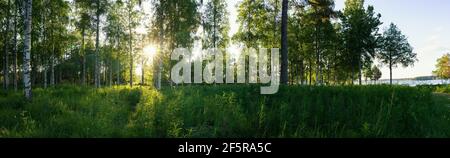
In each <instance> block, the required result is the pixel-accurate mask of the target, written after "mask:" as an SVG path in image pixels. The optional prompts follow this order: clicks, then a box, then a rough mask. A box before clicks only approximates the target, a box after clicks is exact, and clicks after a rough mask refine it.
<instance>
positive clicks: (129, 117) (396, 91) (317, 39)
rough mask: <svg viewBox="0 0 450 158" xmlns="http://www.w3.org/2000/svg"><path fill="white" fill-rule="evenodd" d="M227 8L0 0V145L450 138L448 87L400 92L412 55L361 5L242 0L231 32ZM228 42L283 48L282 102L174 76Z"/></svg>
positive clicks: (137, 0) (146, 0)
mask: <svg viewBox="0 0 450 158" xmlns="http://www.w3.org/2000/svg"><path fill="white" fill-rule="evenodd" d="M228 5H229V4H228V1H223V0H183V1H171V0H0V8H1V10H0V31H1V34H2V36H0V50H1V53H0V54H1V60H2V66H1V68H2V69H1V77H0V79H1V81H2V90H1V91H0V118H1V119H0V137H426V138H428V137H449V136H450V108H449V106H448V105H450V91H449V90H448V89H450V88H449V86H448V85H439V86H418V87H409V86H399V85H392V80H393V77H392V76H393V74H392V73H393V71H392V70H393V69H395V68H397V67H399V66H401V67H409V66H413V65H414V63H415V62H417V61H418V58H417V52H416V51H415V50H414V48H413V46H412V45H411V44H410V42H409V41H408V37H407V36H406V35H405V34H404V33H403V32H402V31H401V30H400V28H399V27H398V26H397V25H396V24H395V23H390V24H389V25H388V27H387V28H382V27H381V26H382V24H383V22H382V21H381V20H380V18H381V17H382V13H381V12H378V11H377V8H375V7H374V6H371V5H367V4H366V3H365V0H345V7H344V8H343V9H341V10H337V9H335V1H334V0H239V1H238V2H237V5H236V6H232V7H236V8H237V14H236V16H237V17H236V20H237V21H236V22H237V24H238V25H237V26H235V25H232V24H231V23H232V22H231V21H230V19H231V18H230V11H229V9H228V7H229V6H228ZM233 27H236V28H233ZM233 29H235V30H236V32H235V33H231V30H233ZM233 47H234V48H244V47H245V48H269V49H270V48H280V55H281V56H280V63H281V69H280V72H279V73H280V79H279V81H280V83H281V85H282V86H281V87H280V90H279V93H277V94H274V95H260V94H259V92H258V89H259V88H258V85H250V84H247V83H248V81H245V83H242V84H226V85H216V84H203V83H202V84H192V85H186V84H176V83H174V82H173V81H172V80H171V72H170V70H171V68H172V67H173V66H174V65H175V63H176V62H175V61H173V60H171V58H170V57H171V53H172V51H173V50H175V49H176V48H187V49H189V50H192V51H194V50H197V49H200V50H203V49H209V48H218V49H222V50H224V51H225V52H231V51H236V50H238V52H239V51H241V52H246V51H249V50H248V49H230V48H233ZM204 53H205V52H202V51H198V54H199V55H198V56H200V57H197V58H193V59H192V60H202V59H201V57H202V56H203V55H204ZM227 57H228V58H234V56H227ZM447 59H448V56H447ZM244 60H247V59H244ZM202 62H208V61H207V60H206V61H202ZM447 63H448V62H447ZM380 66H383V67H388V68H389V70H390V71H389V72H390V74H382V73H381V71H380V69H381V67H380ZM445 67H446V66H444V68H445ZM439 72H440V73H441V74H442V73H444V75H447V74H449V73H448V71H444V72H443V70H439ZM436 74H438V71H436ZM233 75H236V74H233ZM247 75H248V74H247ZM382 75H385V76H389V79H390V85H364V84H363V82H364V81H368V80H369V81H374V82H376V81H377V80H379V79H380V78H381V77H382ZM444 75H439V76H444ZM364 83H365V82H364ZM249 98H250V99H252V100H251V101H249V100H248V99H249Z"/></svg>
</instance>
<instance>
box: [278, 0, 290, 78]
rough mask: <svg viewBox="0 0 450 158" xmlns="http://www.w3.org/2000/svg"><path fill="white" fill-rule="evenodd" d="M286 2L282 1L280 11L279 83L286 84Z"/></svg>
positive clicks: (285, 0) (286, 0)
mask: <svg viewBox="0 0 450 158" xmlns="http://www.w3.org/2000/svg"><path fill="white" fill-rule="evenodd" d="M288 4H289V3H288V0H283V3H282V9H281V10H282V11H281V79H280V81H281V83H282V84H287V83H288V79H289V78H288V39H287V33H288V32H287V31H288V29H287V26H288V25H287V21H288V14H287V13H288Z"/></svg>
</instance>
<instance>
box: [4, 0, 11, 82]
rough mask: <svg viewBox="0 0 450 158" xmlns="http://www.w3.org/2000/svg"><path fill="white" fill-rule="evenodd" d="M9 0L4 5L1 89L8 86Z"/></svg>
mask: <svg viewBox="0 0 450 158" xmlns="http://www.w3.org/2000/svg"><path fill="white" fill-rule="evenodd" d="M10 8H11V0H8V4H7V6H6V8H5V9H6V24H5V25H6V28H5V33H4V35H5V40H4V42H3V46H4V54H3V89H5V90H7V89H8V86H9V61H8V60H9V48H8V46H9V45H10V39H9V32H10V22H11V15H10V12H11V9H10Z"/></svg>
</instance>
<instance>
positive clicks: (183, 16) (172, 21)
mask: <svg viewBox="0 0 450 158" xmlns="http://www.w3.org/2000/svg"><path fill="white" fill-rule="evenodd" d="M152 4H153V11H154V14H153V15H154V16H153V19H152V26H151V27H152V29H151V32H152V34H150V37H151V39H152V40H153V41H159V44H160V46H159V51H158V53H157V55H156V59H157V60H156V64H157V65H158V66H155V68H156V71H154V72H155V74H154V76H155V77H156V78H155V79H154V82H155V87H156V88H157V89H160V88H161V80H164V79H163V78H165V79H166V81H169V77H170V76H169V75H170V73H168V70H170V68H169V67H170V66H171V65H172V64H173V63H172V62H171V61H170V60H169V59H170V58H169V57H170V56H169V54H168V52H167V50H173V49H175V48H177V47H184V48H186V47H191V46H192V45H193V43H194V36H193V34H194V33H195V32H196V31H197V28H198V26H199V24H200V16H199V12H198V6H197V3H196V1H195V0H185V1H164V0H153V3H152ZM164 63H165V64H164ZM163 71H167V73H164V72H163ZM169 82H170V81H169Z"/></svg>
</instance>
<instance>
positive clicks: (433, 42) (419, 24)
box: [227, 0, 450, 79]
mask: <svg viewBox="0 0 450 158" xmlns="http://www.w3.org/2000/svg"><path fill="white" fill-rule="evenodd" d="M238 2H239V1H238V0H227V3H228V11H229V12H230V23H231V31H230V34H231V35H232V34H234V33H235V32H236V31H237V29H238V26H239V25H238V23H237V22H236V14H237V9H236V4H237V3H238ZM335 3H336V7H335V9H336V10H341V9H342V8H344V3H345V0H336V1H335ZM367 5H372V6H374V8H375V12H377V13H380V14H381V16H382V17H381V21H382V22H383V25H382V26H381V31H384V29H385V28H386V27H387V26H388V25H389V24H390V23H395V24H396V25H397V26H398V27H399V28H400V29H401V31H402V33H403V34H404V35H406V36H407V37H408V40H409V42H410V44H411V45H412V46H413V47H414V52H415V53H417V58H418V59H419V61H418V62H416V63H415V64H414V66H413V67H408V68H402V67H401V66H400V67H398V68H396V69H394V70H393V78H394V79H396V78H413V77H417V76H430V75H432V71H433V70H434V69H435V64H436V60H437V59H438V58H439V57H441V56H442V55H444V54H445V53H447V52H450V30H449V28H450V1H449V0H366V6H367ZM375 64H377V65H379V62H376V63H375ZM379 66H383V65H379ZM382 73H383V77H382V79H388V78H389V69H388V68H387V67H386V66H383V67H382Z"/></svg>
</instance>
